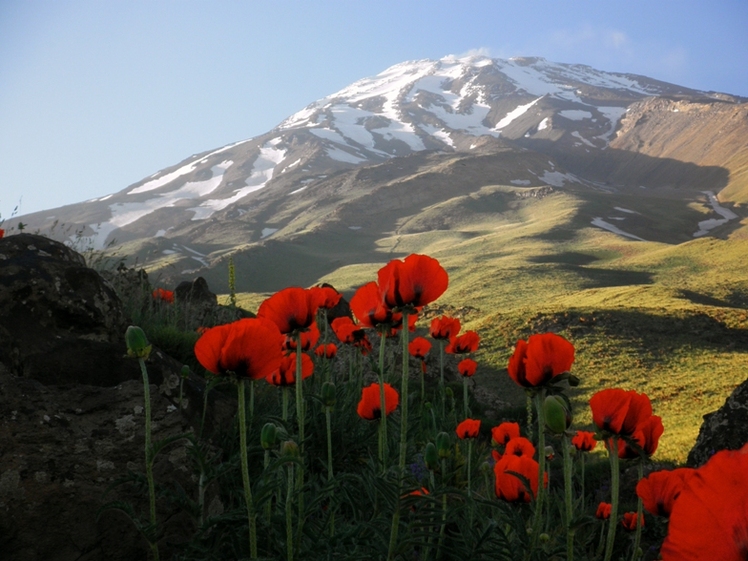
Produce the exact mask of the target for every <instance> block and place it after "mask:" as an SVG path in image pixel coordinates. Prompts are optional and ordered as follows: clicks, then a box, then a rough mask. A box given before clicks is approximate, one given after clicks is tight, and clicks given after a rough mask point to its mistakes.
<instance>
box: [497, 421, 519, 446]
mask: <svg viewBox="0 0 748 561" xmlns="http://www.w3.org/2000/svg"><path fill="white" fill-rule="evenodd" d="M512 438H519V423H501V424H500V425H499V426H496V427H494V428H492V429H491V440H492V441H493V442H494V444H497V445H501V446H505V445H506V444H507V443H508V442H509V441H510V440H511V439H512Z"/></svg>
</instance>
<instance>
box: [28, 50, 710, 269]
mask: <svg viewBox="0 0 748 561" xmlns="http://www.w3.org/2000/svg"><path fill="white" fill-rule="evenodd" d="M706 95H707V94H705V93H704V92H698V91H695V90H689V89H687V88H682V87H679V86H676V85H672V84H667V83H664V82H660V81H657V80H653V79H650V78H646V77H643V76H634V75H629V74H620V73H612V72H604V71H600V70H596V69H594V68H592V67H589V66H585V65H579V64H566V63H557V62H551V61H548V60H546V59H544V58H541V57H514V58H510V59H499V58H491V57H489V56H486V55H485V54H484V53H481V52H473V53H468V54H465V55H459V56H457V55H448V56H445V57H443V58H441V59H438V60H430V59H422V60H413V61H406V62H402V63H399V64H395V65H393V66H391V67H389V68H387V69H385V70H384V71H382V72H380V73H379V74H377V75H375V76H370V77H367V78H362V79H361V80H357V81H356V82H354V83H352V84H350V85H349V86H347V87H345V88H343V89H341V90H339V91H338V92H335V93H332V94H331V95H328V96H326V97H324V98H322V99H319V100H317V101H315V102H313V103H311V104H309V105H308V106H307V107H305V108H304V109H302V110H301V111H298V112H296V113H294V114H293V115H291V116H289V117H288V118H287V119H285V120H284V121H283V122H281V123H280V124H279V125H278V126H277V127H276V128H275V129H273V130H271V131H269V132H268V133H266V134H264V135H260V136H257V137H254V138H251V139H248V140H243V141H240V142H236V143H233V144H230V145H227V146H224V147H221V148H218V149H216V150H212V151H209V152H206V153H203V154H200V155H195V156H191V157H190V158H187V159H186V160H184V161H183V162H181V163H179V164H177V165H175V166H173V167H171V168H167V169H165V170H162V171H160V172H158V173H156V174H154V175H152V176H151V177H148V178H145V179H144V180H142V181H141V182H138V183H136V184H134V185H131V186H130V187H128V188H127V189H124V190H123V191H121V192H119V193H116V194H113V195H108V196H106V197H102V198H101V199H98V200H94V201H89V202H87V203H83V204H85V205H87V207H86V210H85V212H78V215H79V216H83V217H85V218H84V219H85V220H86V223H83V224H81V223H80V220H81V219H80V218H79V217H78V216H75V217H68V216H64V217H63V218H64V220H65V221H66V222H68V223H69V222H73V221H74V222H75V223H76V224H77V225H78V227H80V232H81V233H82V234H83V235H85V236H90V238H91V239H92V240H93V242H92V243H93V245H94V247H97V248H101V247H104V246H106V245H107V244H108V243H111V242H112V240H114V239H115V238H116V239H117V240H118V241H126V240H127V239H131V238H134V237H140V236H143V235H147V236H151V237H169V236H172V235H174V233H175V232H177V231H188V230H190V231H191V229H194V228H195V227H202V225H203V224H204V223H206V222H207V221H209V220H213V219H215V218H216V217H236V216H238V217H245V216H251V215H253V214H252V213H254V212H256V209H259V208H262V206H263V204H264V202H263V201H266V200H270V199H274V198H276V197H279V196H281V197H285V196H287V197H300V196H307V195H308V194H309V193H311V192H312V191H313V190H314V189H316V188H317V186H318V185H323V184H324V183H325V181H326V180H327V179H326V178H328V177H331V176H334V175H335V174H338V173H341V172H344V171H345V170H348V169H351V168H357V167H361V166H372V165H379V164H382V163H384V162H387V161H388V160H391V159H393V158H400V157H405V156H413V155H416V154H431V153H436V154H446V155H449V154H468V155H469V154H473V153H476V154H477V153H490V152H492V151H494V152H495V151H502V150H506V149H507V146H511V147H512V149H513V150H519V151H526V150H530V151H537V152H539V153H543V154H547V155H549V156H550V158H551V159H549V158H545V160H544V161H545V162H547V163H548V164H549V165H546V166H545V168H544V169H538V170H535V171H533V174H534V177H535V178H539V179H541V180H542V181H544V182H545V183H548V184H552V185H554V186H557V187H558V186H563V185H564V184H565V183H570V182H574V181H576V179H574V176H573V175H572V174H569V173H566V172H564V171H561V170H559V169H557V168H556V167H554V165H555V164H554V163H553V161H552V159H553V157H554V154H560V153H564V154H571V155H572V156H568V157H566V159H567V160H568V159H569V158H571V159H572V160H575V159H579V158H588V159H589V158H590V157H592V155H594V154H600V153H601V152H602V151H604V150H606V149H607V148H608V147H609V146H610V143H611V142H612V141H613V140H614V139H615V137H616V133H617V130H618V129H619V128H620V121H621V119H622V117H623V116H624V115H625V114H626V112H627V111H628V110H629V108H630V107H631V106H632V105H633V104H635V103H638V102H640V101H642V100H644V99H646V98H650V97H655V96H665V97H669V98H678V97H681V98H682V97H688V96H692V97H701V98H704V97H705V96H706ZM712 97H714V96H712ZM588 155H589V156H588ZM509 179H511V180H514V181H519V182H521V183H516V184H517V185H530V184H533V185H534V184H535V183H534V180H531V179H528V178H527V177H524V176H523V177H519V176H517V177H513V178H509ZM528 182H529V183H528ZM302 193H303V195H301V194H302ZM73 206H75V205H73ZM50 214H56V213H52V212H45V213H44V215H45V216H49V215H50ZM60 214H63V213H60ZM59 219H60V217H59V216H57V217H55V218H54V219H50V220H59ZM42 227H43V226H42ZM277 230H278V229H277V228H275V227H274V226H273V225H269V226H267V227H266V228H263V229H261V231H262V232H271V233H268V234H267V235H265V234H263V235H262V238H263V239H264V238H265V237H268V236H272V235H274V233H275V232H276V231H277ZM169 251H171V249H169ZM192 257H193V258H194V259H195V260H196V261H198V262H201V261H199V259H203V257H200V256H199V255H192Z"/></svg>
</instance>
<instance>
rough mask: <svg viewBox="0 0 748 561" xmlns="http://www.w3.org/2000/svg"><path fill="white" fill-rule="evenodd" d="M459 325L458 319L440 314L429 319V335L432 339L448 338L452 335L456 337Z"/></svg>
mask: <svg viewBox="0 0 748 561" xmlns="http://www.w3.org/2000/svg"><path fill="white" fill-rule="evenodd" d="M460 327H461V326H460V320H459V319H457V318H450V317H447V316H441V317H438V318H434V319H432V320H431V327H430V329H429V335H431V337H432V338H433V339H437V340H439V339H441V340H449V339H452V338H453V337H457V334H458V333H459V332H460Z"/></svg>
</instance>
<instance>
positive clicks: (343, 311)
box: [320, 282, 353, 325]
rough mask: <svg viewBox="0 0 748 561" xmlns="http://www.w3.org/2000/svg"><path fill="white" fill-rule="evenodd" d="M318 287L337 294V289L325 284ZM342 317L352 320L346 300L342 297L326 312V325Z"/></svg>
mask: <svg viewBox="0 0 748 561" xmlns="http://www.w3.org/2000/svg"><path fill="white" fill-rule="evenodd" d="M320 286H321V287H322V288H332V289H333V290H334V291H335V292H339V290H338V289H337V288H335V287H334V286H333V285H331V284H329V283H326V282H325V283H322V284H321V285H320ZM342 317H349V318H351V319H353V314H352V313H351V306H350V304H349V303H348V300H346V299H345V297H343V296H341V297H340V300H339V301H338V303H337V304H336V305H335V306H334V307H332V308H330V309H329V310H327V323H329V324H330V325H332V322H333V320H335V319H337V318H342Z"/></svg>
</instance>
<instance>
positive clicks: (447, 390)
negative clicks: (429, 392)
mask: <svg viewBox="0 0 748 561" xmlns="http://www.w3.org/2000/svg"><path fill="white" fill-rule="evenodd" d="M444 395H446V396H447V397H448V398H449V399H454V397H455V392H453V391H452V388H450V387H446V388H444Z"/></svg>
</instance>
